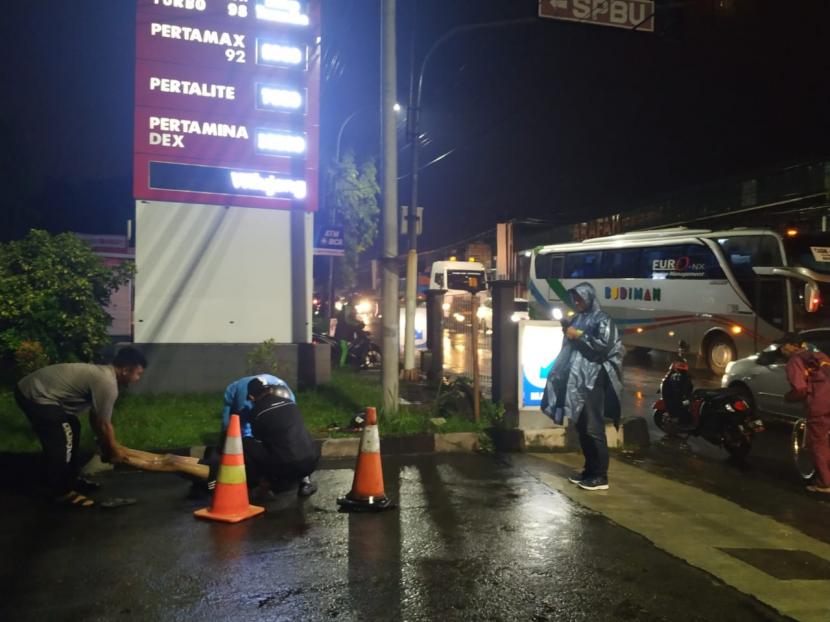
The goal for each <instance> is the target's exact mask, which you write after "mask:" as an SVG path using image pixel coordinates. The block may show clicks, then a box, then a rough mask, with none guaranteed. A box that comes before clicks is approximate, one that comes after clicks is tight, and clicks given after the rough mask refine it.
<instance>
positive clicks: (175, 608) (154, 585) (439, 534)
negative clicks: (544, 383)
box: [0, 357, 830, 622]
mask: <svg viewBox="0 0 830 622" xmlns="http://www.w3.org/2000/svg"><path fill="white" fill-rule="evenodd" d="M655 358H657V357H655ZM635 363H636V364H635ZM663 369H664V365H663V361H661V360H659V358H658V360H655V361H652V360H651V359H648V358H647V359H646V360H638V361H629V362H628V364H627V366H626V374H627V378H626V384H627V394H626V398H625V405H624V406H625V414H626V416H627V417H644V418H646V419H647V420H648V419H649V417H650V404H651V402H652V401H653V398H654V392H655V390H656V386H657V383H658V382H659V378H660V377H661V375H662V373H663ZM696 373H698V372H696ZM698 375H700V376H704V377H705V375H704V374H699V373H698ZM704 383H707V384H708V385H709V386H716V385H717V379H713V378H711V377H709V378H708V379H705V380H704V381H700V379H698V384H699V385H701V386H703V384H704ZM650 427H651V432H652V434H651V437H652V443H651V445H650V446H648V447H646V448H645V449H643V450H638V451H636V452H630V451H625V452H618V453H617V458H618V459H619V460H621V461H622V462H623V463H627V465H632V466H634V467H635V469H634V471H633V472H634V473H635V475H634V476H633V477H634V478H637V477H638V476H637V475H636V473H643V474H644V475H643V476H644V477H645V474H646V473H647V474H649V476H653V475H656V476H658V477H660V478H665V479H667V480H671V481H676V482H682V483H684V484H688V485H690V486H691V487H693V489H694V490H700V491H705V492H706V493H711V495H712V496H716V497H717V498H720V499H727V500H729V501H732V502H734V503H735V504H737V506H740V508H746V509H747V510H749V511H750V512H751V514H750V515H751V516H755V517H756V520H761V518H772V519H775V520H776V521H779V522H780V523H781V524H782V525H784V526H786V527H787V528H793V529H794V530H796V531H797V532H798V533H803V534H807V535H808V536H810V537H812V538H815V539H816V541H820V542H823V543H830V521H827V520H826V516H827V515H828V511H830V503H828V502H827V501H825V500H824V499H815V498H813V497H812V496H810V495H808V494H807V493H806V492H804V490H803V485H802V484H801V483H800V481H798V478H797V477H796V476H795V475H794V472H793V471H792V469H791V467H790V465H789V461H788V455H787V454H786V436H787V433H788V430H787V428H786V426H783V427H776V428H774V429H772V430H771V431H770V432H769V433H765V435H764V436H762V437H759V442H758V443H757V445H756V447H755V448H753V452H752V454H751V455H750V458H749V461H748V464H746V465H741V466H736V465H733V464H731V463H730V462H728V461H727V460H726V454H725V453H724V452H722V450H719V449H717V448H713V447H711V446H709V445H708V444H706V443H705V442H703V441H700V440H698V439H691V440H690V441H688V442H684V441H679V440H677V439H669V438H661V435H660V434H659V431H657V430H656V429H655V428H654V426H653V424H652V425H650ZM782 442H783V443H784V447H783V449H782V447H781V446H780V445H781V443H782ZM353 466H354V463H353V461H352V460H347V461H342V462H328V463H325V464H324V465H323V466H322V468H321V470H320V471H319V472H318V473H317V474H316V476H315V479H316V481H317V482H318V484H319V486H320V491H319V492H318V493H317V494H316V495H315V496H313V497H312V498H310V499H308V500H304V501H300V500H298V499H297V498H296V497H295V496H294V495H293V494H291V493H286V494H283V495H280V496H278V497H277V498H275V499H273V500H271V501H269V502H267V503H266V504H265V505H266V507H267V512H266V514H265V515H264V516H261V517H258V518H255V519H252V520H250V521H247V522H244V523H241V524H238V525H225V524H217V523H205V522H201V521H197V520H195V519H194V518H193V517H192V510H194V509H197V508H199V507H203V506H204V505H205V504H206V502H207V499H205V498H195V499H194V498H191V497H189V495H188V493H189V484H188V483H187V482H186V481H184V480H183V479H180V478H178V477H176V476H172V475H164V474H149V473H137V472H127V471H119V472H115V473H110V474H107V475H105V476H103V477H102V481H103V483H104V491H105V493H106V494H109V495H119V496H133V497H136V498H138V499H139V503H138V504H137V505H135V506H131V507H126V508H119V509H114V510H103V509H96V510H93V511H81V510H61V511H56V510H55V509H53V508H51V507H48V506H46V505H45V504H44V503H43V502H42V501H38V500H37V499H36V498H33V497H32V495H31V494H27V493H25V492H19V491H17V490H16V487H14V486H11V487H10V486H9V485H8V481H9V480H13V479H14V478H13V477H8V473H7V477H6V478H0V480H1V481H0V507H2V508H3V509H4V511H3V512H0V552H2V554H0V620H38V621H39V622H40V621H42V620H49V621H51V620H67V621H69V620H85V621H86V620H90V621H94V620H227V619H234V618H236V619H244V620H373V619H375V620H438V619H444V620H538V621H541V620H566V621H571V620H622V621H625V620H643V621H645V620H649V621H650V620H672V621H674V620H680V621H682V620H701V621H702V620H747V621H748V620H779V619H783V618H781V617H780V616H778V614H776V613H775V612H774V611H773V610H772V609H770V608H769V607H767V606H766V605H764V604H762V603H760V602H758V601H757V600H755V599H753V598H751V597H749V596H745V595H743V594H741V593H740V592H738V591H736V590H735V589H733V588H731V587H728V586H727V585H725V584H724V583H722V582H721V581H720V580H718V579H717V578H715V577H714V576H712V575H710V574H707V573H706V572H703V571H702V570H699V569H697V568H695V567H693V566H692V565H689V564H687V563H686V562H684V561H681V560H680V559H678V558H677V557H673V556H672V555H670V554H668V553H666V552H664V551H663V550H661V549H660V548H659V547H658V546H655V544H653V543H652V542H653V540H652V541H649V540H646V539H645V538H644V537H642V536H640V535H638V534H637V533H635V531H636V530H633V531H629V530H627V529H624V528H623V527H620V526H618V525H617V524H615V523H613V522H611V520H609V519H608V518H607V517H606V516H605V515H604V514H603V512H602V511H596V510H590V509H588V508H587V507H586V505H585V504H584V503H580V499H579V497H578V496H575V495H574V494H573V493H571V492H570V490H568V491H567V492H568V493H569V494H563V493H562V491H561V490H560V489H557V487H556V486H552V485H549V483H550V482H551V481H552V480H551V479H550V478H555V480H553V481H558V482H562V481H563V477H565V476H567V475H568V474H569V473H570V471H569V470H568V469H566V468H564V467H563V466H562V464H561V463H560V464H556V463H553V462H547V461H543V460H540V459H538V458H534V457H533V456H527V455H510V456H502V457H498V456H486V455H463V454H458V455H438V454H430V455H423V456H386V457H384V461H383V469H384V478H385V482H386V492H387V494H388V495H389V496H390V497H392V498H393V499H395V500H396V501H397V502H398V503H399V506H400V507H399V508H398V509H396V510H393V511H389V512H386V513H383V514H378V515H371V514H370V515H352V514H342V513H339V512H337V509H336V508H337V506H336V503H335V500H336V498H337V497H338V496H342V495H343V494H344V493H346V492H348V490H349V489H350V486H351V480H352V474H353V471H352V468H353ZM614 476H615V474H614V472H613V469H612V473H611V478H612V479H611V481H612V488H613V487H614ZM629 477H631V476H630V475H629ZM3 482H6V485H3ZM583 494H588V495H605V494H606V493H583ZM611 498H612V499H613V497H611ZM634 511H635V513H636V508H634ZM691 518H692V520H694V517H691ZM648 519H649V517H648V516H643V517H642V520H643V521H648ZM736 528H737V529H738V530H739V531H742V530H747V531H749V532H750V533H751V531H752V530H753V524H752V520H747V521H746V524H742V525H736ZM710 535H711V536H712V537H715V536H717V535H718V534H714V533H713V534H710ZM815 585H816V586H820V587H821V588H822V589H823V588H826V586H827V582H818V583H816V584H815ZM817 597H818V598H827V599H828V600H830V596H827V595H825V596H820V595H819V596H817Z"/></svg>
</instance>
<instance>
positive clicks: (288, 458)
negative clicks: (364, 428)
mask: <svg viewBox="0 0 830 622" xmlns="http://www.w3.org/2000/svg"><path fill="white" fill-rule="evenodd" d="M281 391H284V389H281V388H280V387H277V386H272V385H269V384H266V382H264V381H263V378H262V377H256V378H254V379H253V380H251V381H250V382H249V383H248V395H249V396H250V399H251V402H252V403H253V406H252V407H251V411H250V414H249V421H250V423H251V430H252V432H253V436H254V439H253V440H254V441H255V442H254V443H249V444H247V445H246V447H245V467H246V471H247V479H248V483H249V485H253V484H257V483H260V482H262V481H264V482H267V484H268V485H269V486H270V488H271V490H272V491H274V492H279V491H282V490H285V489H286V488H288V487H290V486H292V485H297V484H299V488H298V491H297V494H299V495H300V496H301V497H307V496H309V495H312V494H314V493H315V492H316V491H317V486H316V485H315V484H314V483H313V482H312V481H311V479H310V475H311V474H312V473H313V472H314V470H315V469H316V468H317V462H318V460H319V454H318V452H317V448H316V447H315V445H314V440H313V439H312V438H311V434H309V433H308V430H307V429H306V427H305V424H304V423H303V418H302V416H301V415H300V411H299V409H298V408H297V405H296V404H295V403H294V400H292V399H290V397H289V396H288V395H286V394H283V395H281V394H280V393H281Z"/></svg>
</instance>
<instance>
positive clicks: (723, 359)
mask: <svg viewBox="0 0 830 622" xmlns="http://www.w3.org/2000/svg"><path fill="white" fill-rule="evenodd" d="M735 358H737V353H736V352H735V344H733V343H732V340H731V339H730V338H729V337H727V336H726V335H715V336H714V337H712V338H711V339H709V340H708V341H707V342H706V365H707V366H708V367H709V369H710V370H712V373H713V374H715V375H716V376H722V375H723V374H724V373H726V365H727V364H728V363H731V362H732V361H734V360H735Z"/></svg>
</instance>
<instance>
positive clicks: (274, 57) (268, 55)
mask: <svg viewBox="0 0 830 622" xmlns="http://www.w3.org/2000/svg"><path fill="white" fill-rule="evenodd" d="M319 100H320V0H137V13H136V75H135V129H134V157H133V194H134V196H135V198H136V199H145V200H155V201H173V202H182V203H210V204H219V205H237V206H241V207H265V208H276V209H293V208H298V209H305V210H308V211H313V210H316V209H317V196H318V190H317V186H318V170H319V151H318V150H319V147H318V145H319V126H320V122H319V117H320V112H319V109H320V101H319Z"/></svg>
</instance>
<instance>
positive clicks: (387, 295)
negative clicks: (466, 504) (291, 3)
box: [381, 0, 400, 417]
mask: <svg viewBox="0 0 830 622" xmlns="http://www.w3.org/2000/svg"><path fill="white" fill-rule="evenodd" d="M381 42H382V43H381V136H382V145H383V255H382V268H383V281H382V293H383V300H382V302H383V304H382V312H383V340H382V342H381V354H382V356H383V369H382V372H381V386H382V388H383V413H384V415H385V416H387V417H388V416H390V415H394V414H396V413H397V412H398V361H399V360H400V359H399V352H400V350H399V348H400V342H399V340H398V318H399V314H400V312H399V311H398V280H399V278H398V146H397V132H396V128H395V110H394V105H395V102H396V99H397V98H396V97H395V90H396V87H397V85H396V81H397V75H396V71H395V70H396V66H397V57H396V55H395V0H381Z"/></svg>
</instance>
